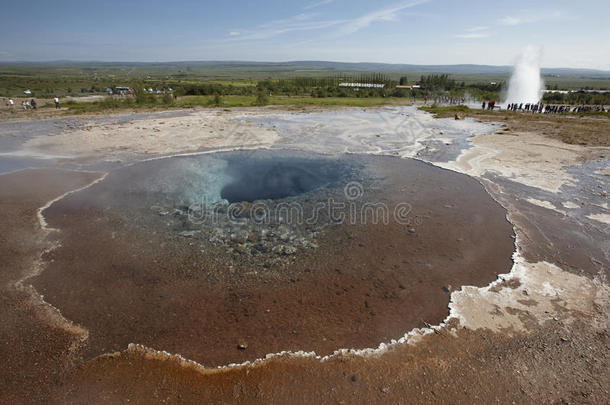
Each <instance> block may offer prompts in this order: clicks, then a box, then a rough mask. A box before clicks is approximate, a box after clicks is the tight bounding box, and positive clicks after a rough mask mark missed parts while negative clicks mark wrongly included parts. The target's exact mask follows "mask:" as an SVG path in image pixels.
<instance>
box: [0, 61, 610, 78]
mask: <svg viewBox="0 0 610 405" xmlns="http://www.w3.org/2000/svg"><path fill="white" fill-rule="evenodd" d="M0 65H37V66H83V65H95V66H108V67H119V66H121V67H128V66H137V67H151V68H152V67H186V66H191V67H202V68H204V67H209V68H215V69H228V70H250V71H270V72H272V71H328V72H333V71H336V72H346V71H347V72H349V71H354V72H356V71H358V72H369V71H370V72H388V73H389V72H392V73H448V74H483V75H485V74H489V75H505V74H509V73H510V72H511V70H512V66H493V65H474V64H462V65H412V64H392V63H369V62H360V63H348V62H328V61H290V62H248V61H176V62H99V61H88V62H76V61H66V60H62V61H52V62H0ZM542 74H543V75H554V76H561V77H589V78H610V71H604V70H596V69H576V68H542Z"/></svg>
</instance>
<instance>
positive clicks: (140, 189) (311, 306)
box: [32, 150, 514, 366]
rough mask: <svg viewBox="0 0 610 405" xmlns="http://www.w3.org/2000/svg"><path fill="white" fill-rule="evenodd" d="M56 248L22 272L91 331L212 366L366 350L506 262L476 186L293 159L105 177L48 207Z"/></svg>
mask: <svg viewBox="0 0 610 405" xmlns="http://www.w3.org/2000/svg"><path fill="white" fill-rule="evenodd" d="M43 215H44V216H45V219H46V221H47V222H48V224H49V226H50V227H53V228H56V229H59V230H60V232H59V233H57V234H55V235H56V236H55V237H57V238H58V240H59V242H60V245H59V247H58V248H57V249H55V250H52V251H51V252H49V253H47V254H46V256H45V257H44V259H45V260H46V262H47V263H48V265H47V268H46V269H45V271H44V272H42V273H41V274H40V275H39V276H37V277H36V278H34V279H32V282H33V284H34V286H35V287H36V289H37V290H38V291H39V292H40V293H41V294H43V295H44V296H45V300H46V301H47V302H49V303H51V304H52V305H54V306H56V307H57V308H59V309H60V310H61V312H62V314H63V315H64V316H65V317H66V318H67V319H70V320H72V321H74V322H75V323H77V324H80V325H82V326H84V327H85V328H87V329H88V330H89V332H90V333H89V343H88V346H87V348H86V350H87V352H86V356H88V357H94V356H96V355H99V354H101V353H106V352H111V351H118V350H122V349H124V348H125V347H126V346H127V345H128V344H129V343H132V342H135V343H139V344H143V345H145V346H148V347H151V348H155V349H159V350H166V351H169V352H172V353H180V354H181V355H183V356H185V357H186V358H189V359H193V360H195V361H197V362H199V363H201V364H204V365H206V366H217V365H224V364H229V363H237V362H243V361H246V360H254V359H257V358H261V357H264V356H265V355H266V354H267V353H274V352H279V351H283V350H291V351H299V350H305V351H315V352H316V353H318V354H329V353H332V352H333V351H334V350H337V349H339V348H365V347H376V346H377V345H378V344H379V343H381V342H388V341H390V340H391V339H398V338H400V337H402V336H403V335H404V334H405V333H406V332H408V331H409V330H410V329H412V328H414V327H421V326H424V325H425V324H426V323H429V324H436V323H438V322H440V321H442V320H443V319H444V318H445V317H446V316H447V304H448V301H449V296H450V292H451V291H452V290H454V289H459V287H460V286H461V285H466V284H467V285H479V286H482V285H486V284H488V283H489V282H491V281H492V280H495V279H496V277H497V275H498V274H500V273H506V272H508V271H509V270H510V267H511V264H512V262H511V255H512V252H513V250H514V240H513V231H512V227H511V225H510V224H509V223H508V222H507V220H506V218H505V216H506V212H505V211H504V209H503V208H501V207H500V206H499V205H498V204H497V203H496V202H495V201H494V200H493V199H492V198H491V197H490V196H489V195H488V194H487V193H486V192H485V191H484V189H483V187H482V186H481V185H480V184H479V183H478V182H477V181H476V180H474V179H472V178H470V177H468V176H464V175H461V174H458V173H455V172H452V171H448V170H443V169H440V168H437V167H434V166H432V165H429V164H426V163H423V162H420V161H416V160H412V159H401V158H397V157H388V156H372V155H359V154H339V155H332V156H330V155H322V154H317V153H305V152H296V151H289V150H265V151H262V150H261V151H238V152H230V153H213V154H202V155H193V156H181V157H170V158H163V159H157V160H150V161H145V162H140V163H136V164H133V165H130V166H127V167H123V168H120V169H116V170H114V171H111V172H110V173H109V174H108V176H107V177H106V178H105V179H104V180H103V181H101V182H99V183H97V184H95V185H93V186H91V187H90V188H87V189H85V190H82V191H80V192H77V193H74V194H71V195H68V196H67V197H65V198H63V199H61V200H59V201H57V202H56V203H55V204H53V205H51V206H50V207H49V208H48V209H46V210H45V211H44V212H43Z"/></svg>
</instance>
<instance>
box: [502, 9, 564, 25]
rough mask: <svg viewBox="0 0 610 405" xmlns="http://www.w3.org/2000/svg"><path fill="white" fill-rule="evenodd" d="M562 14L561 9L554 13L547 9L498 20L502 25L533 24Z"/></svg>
mask: <svg viewBox="0 0 610 405" xmlns="http://www.w3.org/2000/svg"><path fill="white" fill-rule="evenodd" d="M561 16H562V14H561V12H560V11H555V12H554V13H551V14H548V13H547V12H546V11H539V12H529V13H527V15H525V13H524V14H523V15H520V16H506V17H504V18H501V19H500V20H499V21H498V22H499V23H500V24H502V25H508V26H515V25H522V24H532V23H537V22H540V21H543V20H552V19H556V18H559V17H561Z"/></svg>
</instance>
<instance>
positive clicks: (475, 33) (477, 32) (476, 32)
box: [454, 25, 491, 39]
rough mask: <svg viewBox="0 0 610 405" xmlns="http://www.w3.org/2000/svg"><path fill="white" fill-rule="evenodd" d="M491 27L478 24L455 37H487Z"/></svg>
mask: <svg viewBox="0 0 610 405" xmlns="http://www.w3.org/2000/svg"><path fill="white" fill-rule="evenodd" d="M488 30H489V27H485V26H482V25H481V26H476V27H471V28H468V29H466V32H464V33H463V34H456V35H454V37H455V38H461V39H479V38H487V37H489V36H490V35H491V34H490V33H489V31H488Z"/></svg>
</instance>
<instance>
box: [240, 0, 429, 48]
mask: <svg viewBox="0 0 610 405" xmlns="http://www.w3.org/2000/svg"><path fill="white" fill-rule="evenodd" d="M429 1H430V0H411V1H408V2H404V1H403V2H402V3H399V4H396V5H394V6H393V7H388V8H384V9H381V10H377V11H373V12H370V13H367V14H364V15H361V16H360V17H356V18H354V19H351V20H348V19H336V20H317V19H316V17H318V14H316V13H301V14H297V15H294V16H292V17H289V18H285V19H281V20H273V21H270V22H267V23H264V24H261V25H259V26H258V27H256V28H255V29H252V30H239V31H234V32H238V33H239V35H233V34H232V33H230V37H231V38H230V40H233V41H254V40H263V39H270V38H273V37H276V36H278V35H281V34H285V33H288V32H293V31H315V30H321V29H325V28H330V27H338V29H337V30H336V32H335V35H339V36H340V35H348V34H353V33H354V32H357V31H360V30H361V29H364V28H366V27H368V26H369V25H371V24H373V23H374V22H377V21H396V20H397V17H398V13H399V12H400V11H402V10H405V9H407V8H411V7H415V6H417V5H419V4H423V3H427V2H429ZM329 2H330V1H327V3H329ZM319 3H321V1H320V2H319Z"/></svg>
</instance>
